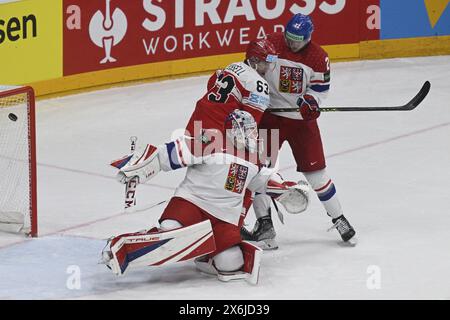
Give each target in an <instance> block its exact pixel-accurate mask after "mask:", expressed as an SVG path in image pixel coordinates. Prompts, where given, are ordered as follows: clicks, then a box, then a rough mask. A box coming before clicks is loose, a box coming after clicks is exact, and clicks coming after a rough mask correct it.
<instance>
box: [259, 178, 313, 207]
mask: <svg viewBox="0 0 450 320" xmlns="http://www.w3.org/2000/svg"><path fill="white" fill-rule="evenodd" d="M309 190H310V188H309V185H308V183H307V182H306V181H299V182H298V183H296V182H293V181H283V182H279V181H276V180H274V179H271V180H269V182H268V183H267V190H266V193H267V195H269V196H271V197H272V198H273V199H275V200H277V201H278V202H279V203H281V204H282V205H283V207H284V208H285V209H286V211H287V212H289V213H292V214H297V213H301V212H304V211H305V210H306V208H308V204H309Z"/></svg>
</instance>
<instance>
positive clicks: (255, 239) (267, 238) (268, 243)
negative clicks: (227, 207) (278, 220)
mask: <svg viewBox="0 0 450 320" xmlns="http://www.w3.org/2000/svg"><path fill="white" fill-rule="evenodd" d="M276 235H277V234H276V232H275V228H274V227H273V223H272V218H271V216H270V214H269V215H268V216H265V217H261V218H259V219H258V220H256V223H255V227H254V228H253V230H252V231H249V230H247V229H246V228H245V227H242V228H241V237H242V240H246V241H249V242H251V243H253V244H255V245H257V246H258V247H259V248H261V249H263V250H276V249H278V243H277V241H276V240H275V237H276Z"/></svg>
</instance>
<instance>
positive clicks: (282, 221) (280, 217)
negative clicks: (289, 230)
mask: <svg viewBox="0 0 450 320" xmlns="http://www.w3.org/2000/svg"><path fill="white" fill-rule="evenodd" d="M272 203H273V206H274V207H275V210H277V214H278V219H280V221H281V223H282V224H284V216H283V213H282V212H281V211H280V209H279V208H278V205H277V203H276V202H275V199H274V198H272Z"/></svg>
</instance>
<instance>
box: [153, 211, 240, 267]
mask: <svg viewBox="0 0 450 320" xmlns="http://www.w3.org/2000/svg"><path fill="white" fill-rule="evenodd" d="M160 225H161V229H162V230H164V231H168V230H172V229H177V228H181V227H183V226H182V225H181V223H179V222H178V221H176V220H172V219H166V220H163V221H161V223H160ZM212 259H213V261H214V265H215V267H216V268H217V270H219V271H224V272H231V271H236V270H239V269H241V268H242V266H243V265H244V255H243V254H242V250H241V248H240V247H239V246H233V247H231V248H229V249H226V250H224V251H222V252H220V253H218V254H216V255H215V256H214V257H212Z"/></svg>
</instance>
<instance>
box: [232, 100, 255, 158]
mask: <svg viewBox="0 0 450 320" xmlns="http://www.w3.org/2000/svg"><path fill="white" fill-rule="evenodd" d="M225 130H226V134H227V137H228V139H230V140H231V141H232V142H233V145H234V146H235V147H236V148H237V149H238V150H242V149H244V148H245V149H247V150H248V151H250V152H256V151H257V150H258V125H257V124H256V121H255V119H254V118H253V116H252V115H251V114H250V113H249V112H247V111H243V110H239V109H235V110H234V111H233V112H231V113H230V114H229V115H228V116H227V118H226V120H225Z"/></svg>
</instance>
